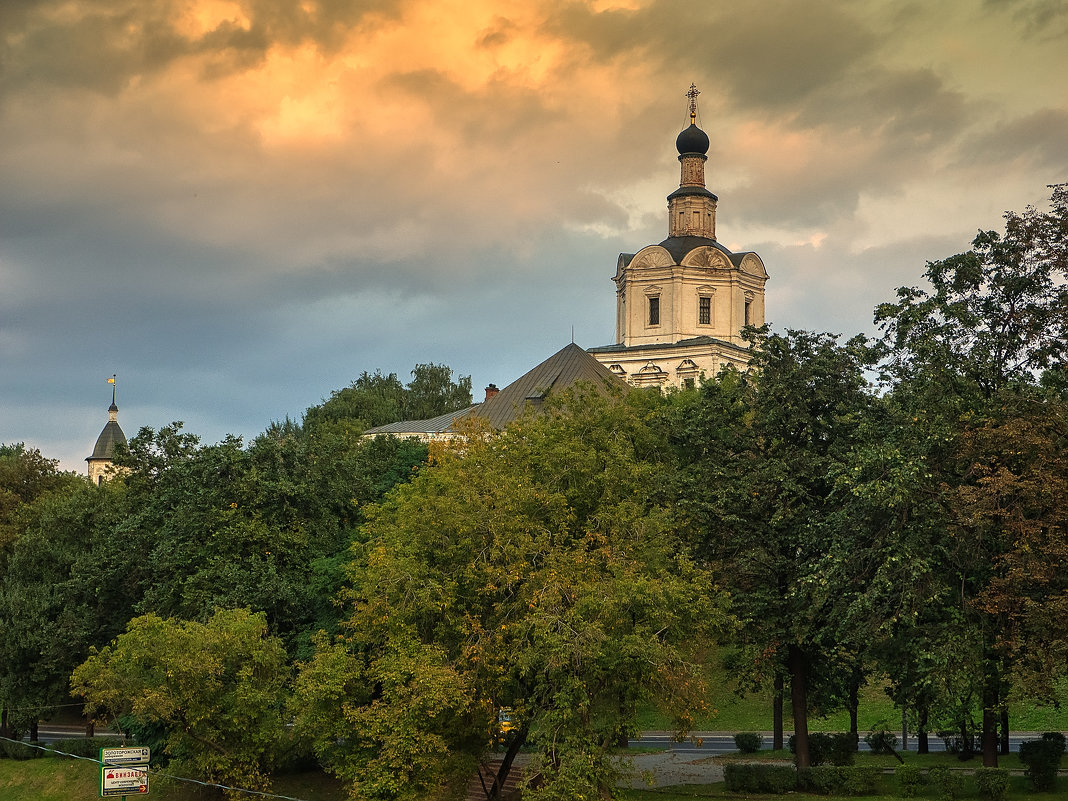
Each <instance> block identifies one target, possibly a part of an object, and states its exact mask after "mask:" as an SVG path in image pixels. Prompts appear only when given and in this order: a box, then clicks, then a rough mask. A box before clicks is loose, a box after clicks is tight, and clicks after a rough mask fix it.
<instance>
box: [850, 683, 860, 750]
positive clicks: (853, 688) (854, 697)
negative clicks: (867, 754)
mask: <svg viewBox="0 0 1068 801" xmlns="http://www.w3.org/2000/svg"><path fill="white" fill-rule="evenodd" d="M859 711H860V671H859V670H854V671H853V673H852V675H851V676H850V677H849V733H850V734H852V735H853V750H854V751H856V750H857V749H858V748H859V747H860V729H859V727H858V726H857V716H858V712H859Z"/></svg>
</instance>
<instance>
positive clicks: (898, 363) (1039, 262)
mask: <svg viewBox="0 0 1068 801" xmlns="http://www.w3.org/2000/svg"><path fill="white" fill-rule="evenodd" d="M1052 189H1053V192H1052V195H1051V198H1050V205H1051V209H1050V211H1048V212H1040V211H1038V210H1037V209H1035V208H1034V207H1030V206H1029V207H1028V208H1027V209H1026V210H1025V211H1024V212H1023V213H1016V212H1011V211H1010V212H1006V214H1005V233H1004V234H1003V235H1002V234H999V233H998V232H997V231H980V232H979V234H978V235H977V236H976V237H975V240H974V241H973V242H972V249H971V250H969V251H967V252H966V253H960V254H957V255H955V256H950V257H949V258H947V259H942V260H940V261H935V262H929V263H928V264H927V271H926V273H925V276H924V277H925V278H926V279H927V280H928V282H929V283H930V285H931V288H932V290H931V291H930V292H929V291H927V290H924V289H920V288H918V287H902V288H900V289H898V291H897V295H898V302H897V303H884V304H882V305H880V306H879V307H878V308H877V309H876V311H875V321H876V323H878V324H880V326H881V327H882V329H883V331H884V335H885V336H884V341H885V342H886V343H887V344H888V345H889V346H890V348H891V358H890V360H889V362H888V366H889V367H890V368H891V369H892V370H893V372H894V373H895V375H896V376H898V377H899V378H904V379H907V378H910V377H912V376H915V374H916V373H917V372H924V373H926V374H928V375H930V376H931V377H932V378H935V379H937V380H939V381H942V382H945V383H946V385H947V388H948V389H951V390H953V391H955V392H957V393H958V394H962V395H965V396H967V395H968V394H969V393H970V392H972V391H975V390H978V391H979V392H980V393H981V394H982V395H983V396H984V397H987V398H989V397H991V396H992V395H994V394H995V393H997V392H998V391H999V390H1001V389H1003V388H1005V387H1007V386H1010V385H1011V384H1013V383H1017V382H1023V383H1025V384H1027V383H1032V382H1033V380H1034V378H1035V376H1036V375H1037V374H1038V373H1039V372H1040V371H1042V370H1046V369H1049V368H1051V367H1053V368H1060V369H1061V370H1063V367H1064V364H1065V357H1066V355H1068V284H1066V283H1065V281H1066V279H1068V184H1059V185H1057V186H1054V187H1052Z"/></svg>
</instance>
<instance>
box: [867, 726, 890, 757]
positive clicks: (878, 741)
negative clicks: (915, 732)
mask: <svg viewBox="0 0 1068 801" xmlns="http://www.w3.org/2000/svg"><path fill="white" fill-rule="evenodd" d="M864 742H866V743H867V744H868V748H869V749H871V752H872V753H873V754H892V753H894V751H895V750H896V749H897V735H896V734H894V733H893V732H892V731H887V730H886V729H878V730H875V731H871V732H869V733H868V734H867V735H865V737H864Z"/></svg>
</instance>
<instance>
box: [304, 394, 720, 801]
mask: <svg viewBox="0 0 1068 801" xmlns="http://www.w3.org/2000/svg"><path fill="white" fill-rule="evenodd" d="M661 403H663V401H662V400H661V399H659V398H658V397H657V396H655V395H650V394H647V393H637V392H633V393H628V394H626V395H625V396H623V397H622V398H602V397H599V396H597V395H596V394H595V393H593V392H587V391H585V390H582V389H579V390H577V391H576V392H575V393H574V394H571V393H569V394H568V396H567V397H566V398H565V399H563V400H561V401H558V402H556V403H549V404H547V408H546V409H545V410H543V413H542V414H541V415H540V416H538V417H536V418H524V419H521V420H519V421H517V422H516V423H515V424H514V425H513V426H511V427H510V428H509V429H508V430H507V431H505V432H504V433H502V434H500V435H498V436H495V437H488V436H486V432H485V431H484V430H482V429H475V430H473V431H471V432H470V435H469V436H468V438H467V439H466V440H464V441H463V442H460V443H457V444H455V445H454V446H451V447H444V448H439V449H436V450H435V451H434V452H433V454H432V466H431V467H430V468H429V469H426V470H422V471H420V472H419V473H418V474H417V475H416V476H415V478H414V479H413V480H412V481H411V482H410V483H408V484H405V485H403V486H401V487H398V488H397V490H395V491H394V492H393V493H391V494H390V495H388V496H387V497H386V498H385V499H383V501H382V503H381V504H380V505H379V506H378V507H376V508H370V509H368V510H366V513H367V517H368V523H367V525H366V526H365V527H364V529H363V531H362V532H361V543H360V545H358V547H357V548H356V549H355V551H354V553H355V561H354V563H353V566H352V573H351V578H352V585H351V586H352V589H351V590H350V591H348V592H347V593H346V594H345V595H344V599H345V602H346V604H347V607H348V610H349V617H348V619H347V621H346V622H345V626H344V628H343V635H344V636H343V637H342V638H340V639H337V640H334V641H328V640H322V641H321V642H320V644H319V648H318V651H317V654H316V656H315V658H314V659H313V660H311V661H310V662H309V663H308V664H307V665H306V666H305V667H304V669H303V670H302V673H301V676H300V678H299V679H298V683H297V709H298V717H297V723H298V727H299V728H300V729H301V730H302V731H308V732H309V735H310V736H313V737H314V738H315V741H316V747H317V750H318V753H319V754H320V756H321V758H322V759H323V760H324V761H325V762H326V764H328V765H329V766H330V768H331V770H334V771H336V772H337V773H338V774H339V775H341V776H344V777H345V778H347V779H349V780H350V781H352V782H353V788H354V789H353V792H354V793H356V794H357V795H358V796H359V797H374V798H414V797H416V796H417V795H419V794H425V793H427V792H430V791H432V790H434V789H435V788H438V787H441V786H442V785H443V783H445V782H447V781H448V780H449V778H450V776H452V775H455V774H457V773H458V772H459V771H460V770H461V769H462V768H463V769H467V767H468V766H470V765H472V764H474V761H475V759H476V758H477V757H478V756H480V755H481V754H482V753H484V752H485V750H486V749H487V748H488V747H489V745H490V742H491V740H492V735H493V731H494V724H495V720H496V715H497V710H498V708H499V707H501V706H509V707H512V708H514V709H515V710H516V714H517V716H518V719H519V721H520V722H521V726H520V730H519V731H518V732H517V736H516V739H515V741H514V742H513V747H515V748H518V747H519V746H520V745H523V744H524V743H525V744H526V745H527V746H529V747H530V749H531V761H530V766H529V768H528V769H529V770H530V771H531V772H532V773H538V774H540V783H539V784H538V785H537V786H533V787H530V788H528V789H527V790H526V797H527V798H534V799H537V798H552V797H559V796H568V797H573V796H575V795H579V794H592V793H595V792H598V790H599V788H610V787H612V786H613V785H614V775H615V760H614V758H613V757H612V749H613V748H614V746H615V744H616V743H617V742H618V740H619V739H620V737H621V736H622V735H627V734H631V733H632V732H633V731H634V715H635V710H636V707H637V705H638V703H639V702H641V701H643V700H645V699H648V698H652V697H659V698H661V699H666V701H667V703H668V704H671V705H674V706H677V707H678V712H679V714H680V725H685V723H687V722H688V720H690V718H688V717H686V715H687V714H690V713H692V711H693V706H692V704H693V703H694V699H695V695H696V694H697V689H698V684H699V682H698V681H697V676H696V672H695V670H694V666H693V664H692V662H691V661H690V659H691V658H692V657H693V654H692V653H691V649H693V648H696V647H701V646H703V644H704V643H705V641H706V637H707V634H708V632H709V630H710V628H712V627H714V626H716V625H721V624H722V623H723V620H724V615H723V613H722V610H721V608H720V605H721V603H722V597H721V596H720V595H719V593H718V592H717V591H716V590H715V588H714V587H713V586H711V585H710V583H709V580H708V578H709V577H708V576H707V574H705V573H703V572H702V571H701V570H700V569H699V568H698V567H697V565H695V564H694V563H693V562H692V561H691V560H690V559H689V557H688V555H687V554H686V552H685V549H684V548H682V547H681V543H679V542H678V539H677V536H676V531H677V530H678V521H677V519H676V518H675V516H674V510H673V509H672V507H671V506H670V504H668V503H666V502H665V501H666V499H664V498H663V497H662V495H661V492H660V490H661V487H662V481H663V477H664V474H665V471H666V470H667V469H668V466H667V465H666V464H665V463H664V462H663V461H662V459H663V449H662V446H661V443H660V442H659V441H658V439H657V437H656V435H655V433H654V432H653V431H652V430H651V429H650V428H649V427H648V426H647V425H646V422H645V421H646V419H647V418H648V417H649V416H650V415H651V414H652V412H653V411H655V409H656V408H657V407H658V405H659V404H661Z"/></svg>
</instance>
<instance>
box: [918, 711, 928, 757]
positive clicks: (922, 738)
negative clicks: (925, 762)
mask: <svg viewBox="0 0 1068 801" xmlns="http://www.w3.org/2000/svg"><path fill="white" fill-rule="evenodd" d="M916 711H917V712H918V713H919V716H920V720H919V726H918V728H917V730H916V753H917V754H926V753H928V751H927V704H921V705H920V706H919V708H918V709H917V710H916Z"/></svg>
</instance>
